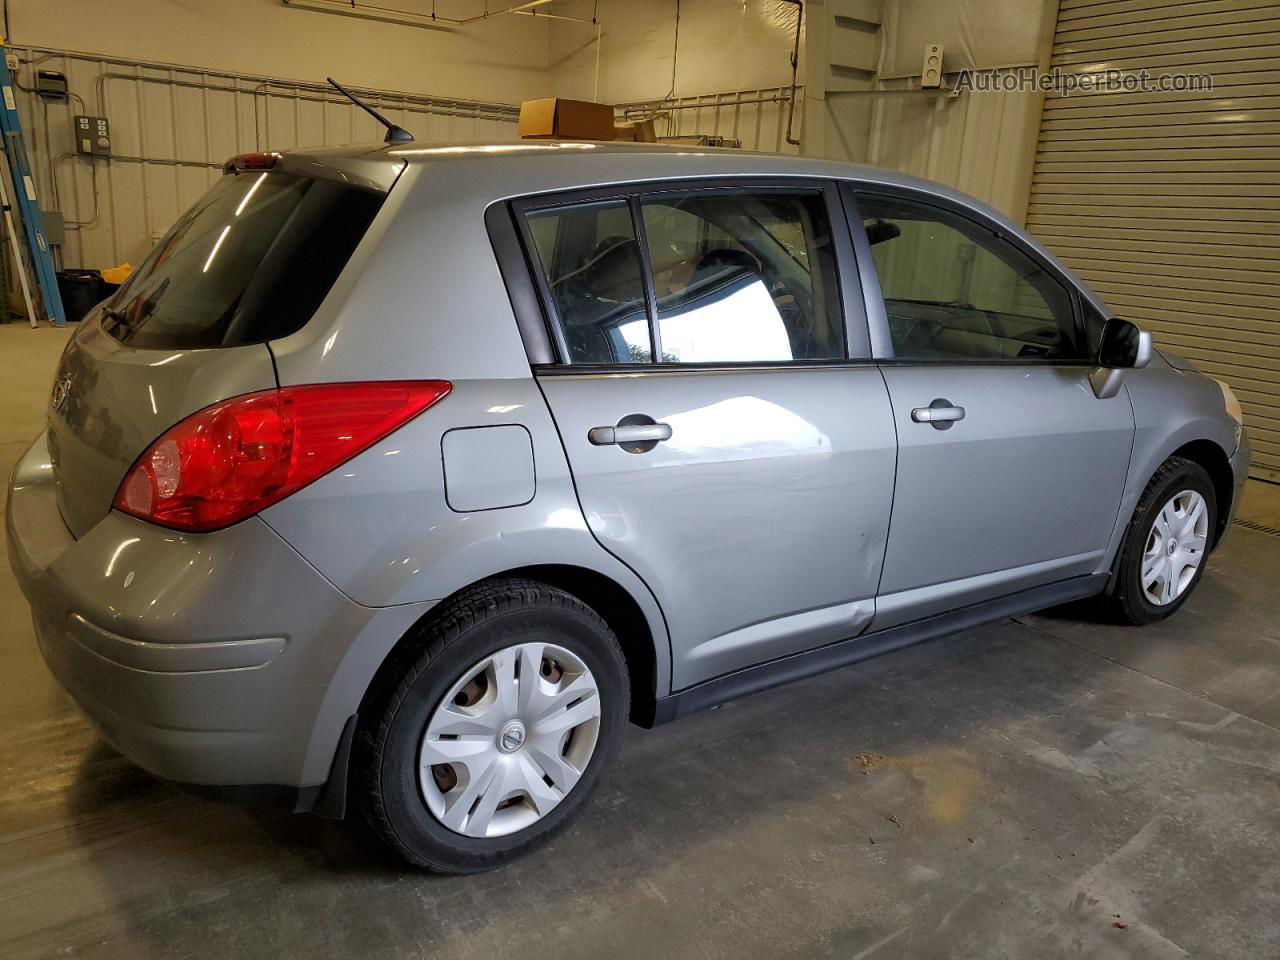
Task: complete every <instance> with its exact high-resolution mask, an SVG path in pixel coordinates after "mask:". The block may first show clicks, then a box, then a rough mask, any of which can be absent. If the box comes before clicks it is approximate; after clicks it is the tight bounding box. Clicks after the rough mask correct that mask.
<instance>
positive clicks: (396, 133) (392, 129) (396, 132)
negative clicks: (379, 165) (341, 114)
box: [325, 77, 413, 143]
mask: <svg viewBox="0 0 1280 960" xmlns="http://www.w3.org/2000/svg"><path fill="white" fill-rule="evenodd" d="M325 79H326V80H328V81H329V82H330V83H331V84H333V85H334V87H336V88H337V90H338V92H339V93H340V94H342V95H343V96H344V97H346V98H347V99H348V100H350V101H351V102H352V103H354V104H355V105H356V106H357V107H359V108H360V109H361V110H363V111H364V112H365V113H367V114H369V116H371V117H373V119H375V120H377V121H378V122H379V123H380V124H382V125H383V126H384V127H386V128H387V135H386V136H385V137H383V138H382V142H383V143H408V142H409V141H411V140H412V139H413V134H412V133H410V132H409V131H408V130H406V129H405V128H404V127H397V126H396V125H395V124H394V123H392V122H391V121H390V120H388V119H387V118H386V117H384V116H383V115H382V114H380V113H379V112H378V111H377V110H375V109H373V107H371V106H369V105H368V104H367V103H365V102H364V101H363V100H361V99H360V98H359V97H357V96H356V95H355V94H354V93H352V92H351V91H350V90H348V89H347V88H346V87H344V86H343V85H342V84H340V83H339V82H338V81H337V80H335V79H333V77H325Z"/></svg>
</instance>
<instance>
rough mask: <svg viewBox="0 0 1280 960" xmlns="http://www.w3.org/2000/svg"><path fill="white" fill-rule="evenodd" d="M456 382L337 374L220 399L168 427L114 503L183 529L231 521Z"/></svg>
mask: <svg viewBox="0 0 1280 960" xmlns="http://www.w3.org/2000/svg"><path fill="white" fill-rule="evenodd" d="M451 389H453V386H452V384H450V383H448V382H447V381H445V380H408V381H394V382H387V383H333V384H317V385H314V386H306V387H284V388H282V389H279V390H264V391H263V392H261V393H250V394H246V395H245V396H242V397H235V398H234V399H231V400H225V401H223V402H222V403H216V404H214V405H213V406H211V407H205V408H204V409H203V410H201V411H199V412H197V413H194V414H192V415H191V416H189V417H188V418H187V419H185V420H183V421H182V422H181V423H178V424H176V425H174V426H173V427H171V428H170V429H169V430H167V431H166V432H165V433H164V434H162V435H161V436H160V438H159V439H158V440H156V442H155V443H153V444H152V445H151V446H150V447H149V448H148V449H147V451H146V452H145V453H143V455H142V456H141V457H139V458H138V461H137V463H135V464H134V465H133V467H132V468H130V470H129V472H128V473H127V474H125V478H124V480H123V481H122V482H121V484H120V489H119V490H118V491H116V498H115V502H114V503H113V504H112V505H113V506H114V507H115V508H116V509H117V510H122V511H124V512H125V513H129V514H132V515H133V516H135V517H140V518H142V519H143V520H149V521H151V522H152V523H158V524H160V525H162V526H166V527H172V528H174V529H175V530H190V531H207V530H217V529H219V528H221V527H226V526H229V525H230V524H233V523H235V522H236V521H238V520H243V519H244V518H245V517H248V516H252V515H253V514H255V513H257V512H258V511H259V510H263V509H265V508H266V507H268V506H270V505H271V504H273V503H276V502H277V501H279V500H282V499H284V498H285V497H287V496H289V494H291V493H293V492H295V491H297V490H300V489H301V488H302V487H305V486H306V485H307V484H309V483H311V481H313V480H315V479H317V478H319V477H321V476H323V475H324V474H326V473H328V472H329V471H330V470H332V469H333V468H334V467H337V466H340V465H341V464H343V463H346V462H347V461H348V460H350V459H351V458H352V457H354V456H355V455H356V454H358V453H360V452H361V451H362V450H365V449H367V448H368V447H369V446H371V445H372V444H375V443H377V442H378V441H379V440H381V439H382V438H383V437H385V436H386V435H387V434H389V433H391V432H392V431H393V430H395V429H397V428H398V427H401V426H403V425H404V424H405V423H407V422H408V421H409V420H411V419H413V418H414V417H416V416H417V415H418V414H420V413H422V411H424V410H426V409H427V408H428V407H430V406H431V405H432V404H434V403H437V402H438V401H440V400H443V399H444V398H445V397H446V396H448V394H449V391H450V390H451Z"/></svg>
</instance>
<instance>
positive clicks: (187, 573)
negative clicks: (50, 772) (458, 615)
mask: <svg viewBox="0 0 1280 960" xmlns="http://www.w3.org/2000/svg"><path fill="white" fill-rule="evenodd" d="M6 527H7V533H8V544H9V557H10V563H11V566H12V568H13V570H14V573H15V575H16V577H17V579H18V582H19V585H20V586H21V588H22V590H23V593H25V594H26V596H27V599H28V600H29V601H30V603H31V607H32V618H33V621H34V624H35V633H36V639H37V642H38V644H39V647H40V652H41V654H42V655H43V657H44V659H45V662H46V663H47V664H48V666H49V669H50V670H51V671H52V673H53V674H54V676H55V677H56V678H57V680H58V682H59V683H60V684H61V685H62V686H63V687H64V688H65V689H66V690H67V691H68V693H70V694H71V696H72V697H73V698H74V699H75V701H76V702H77V703H78V704H79V705H80V707H81V708H82V709H83V710H84V712H85V713H86V714H87V715H88V716H89V718H90V720H91V721H92V722H93V723H94V724H95V726H97V727H98V729H99V730H100V731H101V733H102V734H103V736H104V737H105V739H106V740H107V741H109V742H110V743H111V744H112V745H113V746H115V747H116V749H118V750H119V751H120V752H121V753H122V754H124V755H125V756H126V757H128V758H129V759H131V760H133V761H134V762H135V763H137V764H138V765H139V766H141V767H143V768H144V769H146V770H148V771H150V772H152V773H154V774H156V775H157V776H160V777H163V778H165V779H169V780H175V781H179V782H182V783H189V784H196V785H206V786H236V787H239V786H247V785H270V786H280V787H288V788H314V787H315V786H317V785H319V784H323V783H324V782H325V781H326V780H327V779H328V777H329V772H330V766H331V764H332V762H333V758H334V754H335V751H336V750H337V748H338V744H339V741H340V738H341V737H342V733H343V729H344V726H345V725H346V723H347V721H348V719H349V718H350V717H351V716H352V715H353V714H354V713H355V712H356V710H357V709H358V706H359V702H360V698H361V696H363V692H364V689H365V686H366V684H367V680H368V677H369V676H370V675H371V673H372V670H373V669H376V664H377V663H380V662H381V659H382V657H383V656H384V655H385V653H386V652H387V650H389V649H390V647H391V646H392V645H393V644H394V643H395V641H396V640H397V639H398V638H399V637H400V636H402V635H403V632H404V630H405V629H407V627H408V626H409V625H410V624H411V623H412V622H413V620H414V619H416V617H417V616H420V615H421V612H422V611H421V610H420V609H417V608H418V607H420V606H421V605H417V604H414V605H406V606H404V607H397V608H385V609H377V608H370V607H364V606H361V605H360V604H357V603H355V602H354V601H352V600H351V599H349V598H348V597H347V596H345V595H344V594H343V593H341V592H340V591H339V590H338V589H337V588H335V587H334V586H333V585H332V584H330V583H329V582H328V581H327V580H325V579H324V577H323V576H321V575H320V574H319V573H318V572H317V571H316V570H315V569H314V568H313V567H312V566H311V565H310V564H308V563H307V562H306V561H305V560H304V559H303V558H302V557H301V556H299V555H298V554H297V553H296V552H295V551H294V550H293V549H292V548H291V547H289V546H288V544H286V543H285V542H284V541H283V540H282V539H281V538H280V537H279V536H277V535H276V534H275V533H274V532H273V531H272V530H271V528H270V527H268V526H267V525H266V524H265V523H264V522H263V521H262V520H260V519H258V518H250V519H249V520H246V521H244V522H242V523H239V524H236V525H235V526H233V527H229V528H227V529H226V530H222V531H218V532H216V533H211V534H198V535H187V534H181V533H177V532H175V531H172V530H167V529H164V528H161V527H157V526H153V525H151V524H148V523H144V522H142V521H140V520H136V519H134V518H132V517H128V516H125V515H123V514H120V513H116V512H112V513H110V514H108V515H107V516H106V517H105V518H104V519H103V520H102V521H101V522H100V523H98V524H97V525H96V526H94V527H93V528H92V529H91V530H89V531H88V532H87V533H86V534H85V535H84V536H83V537H81V538H80V539H78V540H76V539H74V538H73V537H72V536H71V534H70V532H69V531H68V529H67V527H66V524H65V523H64V522H63V520H62V518H61V515H60V514H59V512H58V507H57V504H56V501H55V496H54V480H53V472H52V469H51V468H50V466H49V458H48V449H47V446H46V445H45V442H44V437H43V436H42V437H41V438H39V439H38V440H37V441H36V442H35V443H34V444H33V445H32V447H31V449H30V450H28V451H27V453H26V454H25V455H24V456H23V458H22V460H21V461H19V463H18V465H17V467H16V469H15V471H14V474H13V477H12V480H11V482H10V487H9V504H8V511H7V516H6ZM314 793H315V791H314V790H312V791H311V794H312V795H314ZM303 795H304V796H305V795H306V791H305V790H304V791H303Z"/></svg>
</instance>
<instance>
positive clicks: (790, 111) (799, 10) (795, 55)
mask: <svg viewBox="0 0 1280 960" xmlns="http://www.w3.org/2000/svg"><path fill="white" fill-rule="evenodd" d="M786 2H787V3H794V4H795V5H796V40H795V45H794V46H793V47H792V48H791V105H790V106H789V107H788V108H787V143H789V144H791V145H792V146H793V147H798V146H800V140H799V138H798V137H792V136H791V124H792V123H793V122H794V121H795V117H796V79H797V74H798V73H799V71H800V28H801V26H802V25H803V24H804V0H786Z"/></svg>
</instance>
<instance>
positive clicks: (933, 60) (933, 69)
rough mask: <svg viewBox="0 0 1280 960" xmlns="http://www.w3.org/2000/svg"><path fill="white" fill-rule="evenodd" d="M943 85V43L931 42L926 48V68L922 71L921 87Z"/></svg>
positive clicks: (929, 87)
mask: <svg viewBox="0 0 1280 960" xmlns="http://www.w3.org/2000/svg"><path fill="white" fill-rule="evenodd" d="M940 86H942V44H940V43H929V44H926V45H925V48H924V69H923V70H921V72H920V87H921V89H926V90H927V89H934V90H936V89H937V88H938V87H940Z"/></svg>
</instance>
